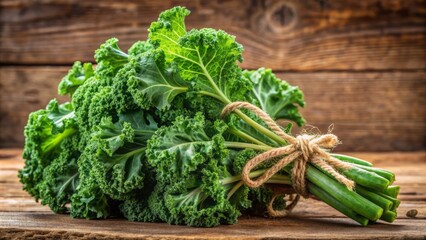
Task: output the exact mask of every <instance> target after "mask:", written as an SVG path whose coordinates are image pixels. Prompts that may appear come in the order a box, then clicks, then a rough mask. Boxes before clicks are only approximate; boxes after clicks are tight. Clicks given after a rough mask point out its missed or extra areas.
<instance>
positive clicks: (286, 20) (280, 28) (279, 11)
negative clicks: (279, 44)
mask: <svg viewBox="0 0 426 240" xmlns="http://www.w3.org/2000/svg"><path fill="white" fill-rule="evenodd" d="M266 17H267V21H268V23H269V25H270V28H271V30H272V31H273V32H276V33H283V32H288V31H290V30H291V29H293V28H294V26H295V25H296V23H297V11H296V6H295V4H294V3H293V2H290V1H277V2H276V3H274V4H272V5H271V7H270V8H269V9H268V11H267V14H266Z"/></svg>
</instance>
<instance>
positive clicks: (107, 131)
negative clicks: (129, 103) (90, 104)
mask: <svg viewBox="0 0 426 240" xmlns="http://www.w3.org/2000/svg"><path fill="white" fill-rule="evenodd" d="M119 118H120V120H119V121H118V122H117V123H115V124H113V123H112V121H111V119H110V118H107V119H104V120H103V121H102V123H101V125H100V126H99V128H98V131H97V132H95V133H94V134H93V136H94V137H93V139H92V140H90V142H91V144H95V145H97V149H96V151H93V152H92V155H90V160H91V164H92V167H93V171H94V176H95V177H96V179H97V181H98V184H99V186H100V188H101V189H102V191H103V192H104V193H105V194H107V195H108V196H110V197H111V198H113V199H118V200H124V199H128V198H129V197H131V196H133V195H135V194H137V191H140V190H141V189H143V187H144V177H145V172H146V170H147V166H146V165H147V163H146V159H145V150H146V142H147V140H148V139H149V138H150V137H151V136H152V135H153V134H154V132H155V130H156V129H157V128H158V127H157V124H156V122H155V121H154V119H153V118H152V116H150V115H149V114H146V113H144V112H142V111H141V112H134V113H128V114H122V115H120V116H119Z"/></svg>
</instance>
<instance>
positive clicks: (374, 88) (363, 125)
mask: <svg viewBox="0 0 426 240" xmlns="http://www.w3.org/2000/svg"><path fill="white" fill-rule="evenodd" d="M67 71H68V68H66V67H1V68H0V76H1V79H2V81H1V82H0V92H2V93H3V94H1V95H0V129H1V131H2V134H0V147H15V146H23V140H24V138H23V134H22V133H23V128H24V126H25V124H26V121H27V118H28V114H29V113H30V112H32V111H35V110H37V109H40V108H44V107H45V106H46V104H47V103H48V102H49V100H50V99H52V98H54V97H58V96H57V94H56V92H57V90H56V88H57V84H58V83H59V81H60V79H61V78H62V76H63V75H64V74H65V73H66V72H67ZM278 76H279V77H280V78H282V79H285V80H287V81H288V82H290V83H291V84H292V85H298V86H299V87H300V88H301V89H302V90H303V92H304V93H305V97H306V102H307V106H306V107H305V109H303V110H302V112H303V114H304V116H305V117H306V119H307V120H308V123H309V124H311V125H314V126H316V127H318V129H319V130H320V131H321V132H323V133H324V132H327V129H328V127H329V126H330V124H334V133H335V134H336V135H337V136H339V137H340V139H341V140H342V142H343V144H342V145H340V146H339V147H338V148H337V150H338V151H413V150H424V149H425V148H426V108H425V107H424V106H426V84H425V78H426V72H424V71H416V72H380V73H378V72H372V73H371V72H361V73H348V72H316V73H280V74H278ZM16 89H19V91H16ZM65 99H66V98H64V97H62V98H60V100H62V101H65ZM297 131H299V130H297V129H296V132H297Z"/></svg>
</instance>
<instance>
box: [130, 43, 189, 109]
mask: <svg viewBox="0 0 426 240" xmlns="http://www.w3.org/2000/svg"><path fill="white" fill-rule="evenodd" d="M132 63H133V69H134V71H133V72H132V73H133V75H132V76H130V79H129V83H128V84H129V89H130V92H131V94H132V95H133V98H134V100H135V101H136V102H137V103H138V105H139V106H140V107H142V108H149V107H151V106H155V107H156V108H158V109H160V110H163V109H168V108H170V103H171V102H172V101H173V99H174V98H175V97H176V96H177V95H178V94H180V93H183V92H186V91H187V90H188V85H189V84H188V83H187V82H185V81H183V80H182V79H181V78H180V76H179V74H178V73H177V71H176V70H175V69H174V68H172V67H170V66H166V64H165V59H164V53H163V52H162V51H149V52H147V53H146V54H142V55H140V56H139V57H137V58H135V59H134V60H133V62H132Z"/></svg>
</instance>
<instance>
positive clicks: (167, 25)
mask: <svg viewBox="0 0 426 240" xmlns="http://www.w3.org/2000/svg"><path fill="white" fill-rule="evenodd" d="M189 14H190V11H189V10H188V9H186V8H184V7H174V8H172V9H169V10H166V11H164V12H162V13H161V14H160V16H159V17H158V21H157V22H153V23H151V26H150V28H149V29H148V31H149V37H148V38H149V41H150V42H151V43H152V44H153V45H154V46H157V47H158V46H159V45H161V48H162V49H163V50H165V51H168V50H169V49H170V50H171V51H173V48H174V47H175V46H177V45H179V44H178V40H179V38H180V37H181V36H183V35H184V34H185V33H186V27H185V17H186V16H188V15H189ZM166 57H168V58H170V59H168V60H173V58H172V56H170V55H167V56H166Z"/></svg>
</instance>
